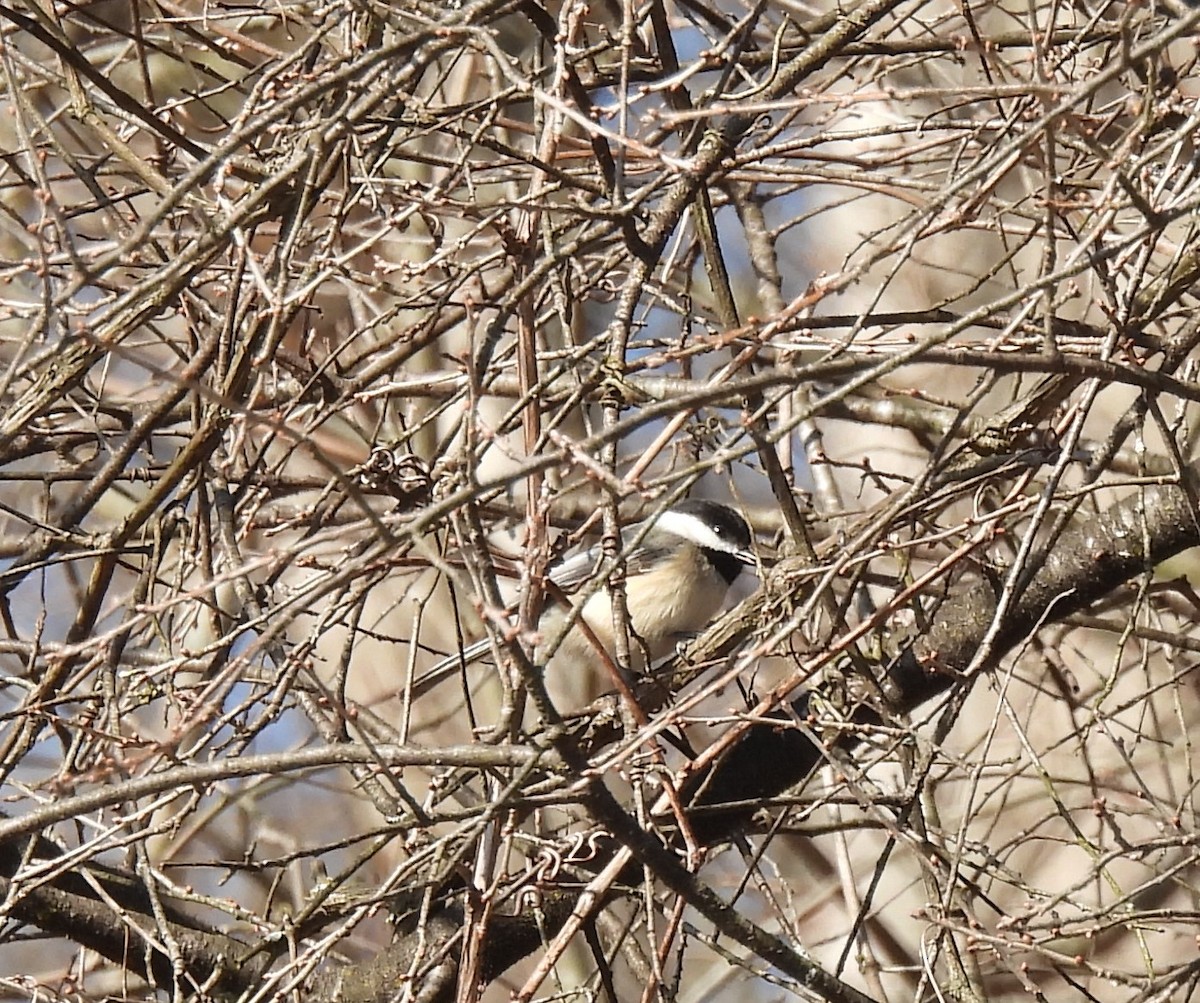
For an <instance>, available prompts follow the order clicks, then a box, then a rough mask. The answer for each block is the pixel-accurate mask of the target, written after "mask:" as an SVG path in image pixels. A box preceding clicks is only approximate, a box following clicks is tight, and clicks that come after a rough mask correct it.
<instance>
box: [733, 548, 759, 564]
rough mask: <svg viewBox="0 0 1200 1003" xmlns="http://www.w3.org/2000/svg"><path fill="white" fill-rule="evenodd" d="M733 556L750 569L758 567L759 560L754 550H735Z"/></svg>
mask: <svg viewBox="0 0 1200 1003" xmlns="http://www.w3.org/2000/svg"><path fill="white" fill-rule="evenodd" d="M733 556H734V557H736V558H737V559H738V560H739V561H741V562H742V563H743V564H744V565H746V567H748V568H757V567H758V558H757V557H755V556H754V551H753V550H735V551H734V552H733Z"/></svg>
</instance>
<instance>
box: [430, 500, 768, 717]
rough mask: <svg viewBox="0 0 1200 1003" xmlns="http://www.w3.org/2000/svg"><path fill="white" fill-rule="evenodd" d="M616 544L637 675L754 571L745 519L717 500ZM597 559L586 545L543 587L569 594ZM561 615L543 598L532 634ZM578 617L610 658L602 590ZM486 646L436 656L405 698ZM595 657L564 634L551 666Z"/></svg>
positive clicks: (608, 607) (627, 534)
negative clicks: (744, 572) (747, 570)
mask: <svg viewBox="0 0 1200 1003" xmlns="http://www.w3.org/2000/svg"><path fill="white" fill-rule="evenodd" d="M648 523H649V528H647V524H648ZM621 541H622V549H623V551H625V552H624V558H625V572H626V579H625V597H626V608H627V609H628V611H629V625H630V627H631V628H632V632H633V634H634V635H635V636H634V637H631V638H630V648H631V651H630V654H631V657H632V658H633V659H634V661H635V663H636V664H635V668H637V669H641V668H643V667H644V666H645V665H646V664H648V663H650V662H655V661H657V660H658V659H660V658H663V657H665V656H666V655H669V654H670V653H671V652H672V651H673V650H675V647H676V645H678V644H679V642H680V641H683V640H686V639H687V637H688V636H690V635H692V634H694V633H696V632H697V631H700V630H703V629H704V628H705V627H707V626H708V624H709V623H711V622H712V620H713V618H714V617H715V616H716V615H717V613H719V612H720V610H721V606H722V604H723V603H724V602H725V594H726V592H727V591H728V590H729V586H730V585H732V584H733V582H734V580H735V579H736V578H737V577H738V575H739V574H740V573H741V571H742V568H743V567H744V566H747V565H749V566H750V567H754V566H755V560H754V554H753V552H752V551H751V550H750V527H749V526H747V525H746V520H745V519H743V518H742V517H741V516H740V515H738V513H737V512H735V511H734V510H733V509H731V508H729V507H728V506H727V505H720V504H718V503H717V502H711V501H702V500H689V501H682V502H680V503H679V504H677V505H674V506H673V507H671V508H669V509H667V510H666V511H665V512H662V513H661V514H659V515H658V516H657V517H656V518H652V519H648V520H646V521H645V522H639V523H637V524H635V525H632V526H626V527H624V528H623V529H622V530H621ZM634 541H638V542H637V543H636V544H635V543H634ZM629 548H632V549H629ZM603 560H604V553H603V551H602V549H601V548H600V547H599V546H595V547H592V548H590V549H589V550H587V551H584V552H582V553H579V554H576V555H574V556H573V557H569V558H567V559H566V560H564V561H563V562H562V563H561V564H558V565H557V566H555V567H552V568H551V569H550V575H549V577H550V581H551V582H553V583H554V585H555V586H556V587H557V589H559V590H560V591H561V592H564V593H570V592H572V591H573V590H575V589H577V588H579V586H580V585H582V584H583V583H585V582H587V581H588V580H589V579H591V578H592V577H593V576H594V575H595V574H596V572H597V570H598V569H599V567H600V565H601V563H602V562H603ZM565 615H566V611H565V610H564V609H563V608H562V605H561V603H559V604H556V603H554V602H553V601H552V600H551V602H550V604H549V605H548V607H547V609H546V612H544V613H543V614H542V616H541V618H540V620H539V621H538V631H539V633H540V634H542V635H543V636H546V637H550V636H552V634H553V633H554V632H555V631H556V628H557V627H559V626H560V625H561V624H562V622H563V618H564V617H565ZM579 617H580V619H582V620H584V621H586V623H587V625H588V627H590V628H591V630H592V632H593V633H594V634H595V635H596V639H597V640H599V642H600V643H601V644H602V645H604V647H605V649H606V650H607V651H608V652H609V654H610V655H611V654H612V652H613V636H614V635H613V611H612V597H611V596H610V595H609V592H608V589H607V588H601V589H599V590H597V591H595V592H593V593H592V594H591V595H590V596H588V598H587V599H586V600H585V601H584V603H583V608H582V610H581V612H580V614H579ZM489 647H490V645H489V642H488V641H487V640H486V639H484V640H482V641H476V642H475V643H474V644H470V645H468V646H467V647H466V648H464V649H463V650H462V652H461V653H459V654H454V655H450V656H449V657H447V658H444V659H443V660H442V661H440V662H438V663H437V664H436V665H435V666H434V667H433V668H432V669H430V670H429V672H427V673H426V674H425V675H424V676H422V677H421V678H420V679H418V680H416V682H415V683H414V685H413V695H414V696H417V695H420V694H421V693H424V692H425V691H426V690H428V689H430V688H431V687H433V686H435V685H437V683H439V682H440V681H441V680H443V679H445V678H446V677H447V676H450V675H452V674H453V673H454V671H455V670H456V669H457V668H458V667H459V666H460V665H463V664H466V663H468V662H472V661H474V660H475V659H477V658H479V657H480V656H482V655H485V654H486V653H487V651H488V649H489ZM596 658H597V655H596V651H595V648H594V647H593V646H592V644H591V642H590V640H589V639H588V638H587V637H586V636H585V635H584V632H583V631H580V630H577V629H572V630H569V631H568V632H567V634H566V636H565V637H564V638H563V641H562V643H561V645H560V646H559V648H558V650H557V651H556V652H555V655H554V662H556V663H558V664H564V665H572V666H574V665H589V664H592V663H594V662H595V661H596Z"/></svg>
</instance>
